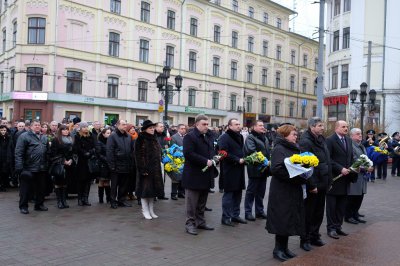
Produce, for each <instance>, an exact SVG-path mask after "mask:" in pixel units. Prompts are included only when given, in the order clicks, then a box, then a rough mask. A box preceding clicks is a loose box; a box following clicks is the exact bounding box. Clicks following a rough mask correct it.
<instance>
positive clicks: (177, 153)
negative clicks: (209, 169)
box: [162, 144, 185, 176]
mask: <svg viewBox="0 0 400 266" xmlns="http://www.w3.org/2000/svg"><path fill="white" fill-rule="evenodd" d="M162 163H163V164H164V170H165V171H166V172H167V173H168V174H169V175H170V174H173V173H176V174H181V173H182V170H183V166H184V164H185V157H183V147H182V146H178V145H176V144H174V145H172V146H171V147H170V148H168V149H165V150H164V151H163V156H162ZM170 176H171V175H170Z"/></svg>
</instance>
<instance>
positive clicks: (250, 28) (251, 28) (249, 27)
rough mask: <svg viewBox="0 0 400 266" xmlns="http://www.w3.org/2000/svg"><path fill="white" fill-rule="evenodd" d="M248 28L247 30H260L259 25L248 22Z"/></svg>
mask: <svg viewBox="0 0 400 266" xmlns="http://www.w3.org/2000/svg"><path fill="white" fill-rule="evenodd" d="M246 29H247V30H251V31H255V32H256V31H258V28H257V26H255V25H253V24H246Z"/></svg>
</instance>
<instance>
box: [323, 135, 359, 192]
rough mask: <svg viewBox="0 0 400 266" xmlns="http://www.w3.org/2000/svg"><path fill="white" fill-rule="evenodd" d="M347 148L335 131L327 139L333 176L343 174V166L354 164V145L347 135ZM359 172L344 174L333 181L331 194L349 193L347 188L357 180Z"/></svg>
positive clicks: (347, 166)
mask: <svg viewBox="0 0 400 266" xmlns="http://www.w3.org/2000/svg"><path fill="white" fill-rule="evenodd" d="M345 139H346V147H347V148H346V150H345V148H344V146H343V144H342V142H341V141H340V139H339V137H338V135H337V134H336V133H333V134H332V135H331V136H329V137H328V138H327V139H326V144H327V146H328V150H329V154H330V157H331V162H332V177H333V178H334V177H336V176H338V175H340V174H341V171H342V169H343V168H349V167H350V166H351V165H352V164H353V161H354V160H353V145H352V141H351V139H350V138H349V137H347V136H345ZM357 178H358V174H357V173H350V174H348V175H346V176H342V177H341V178H339V179H337V180H336V181H335V182H333V183H332V188H331V189H330V190H329V191H328V194H330V195H347V188H348V186H349V184H350V182H356V181H357Z"/></svg>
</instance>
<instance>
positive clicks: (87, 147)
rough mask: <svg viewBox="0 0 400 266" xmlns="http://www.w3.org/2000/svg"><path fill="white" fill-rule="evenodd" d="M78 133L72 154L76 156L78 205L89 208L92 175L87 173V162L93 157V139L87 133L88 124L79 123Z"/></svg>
mask: <svg viewBox="0 0 400 266" xmlns="http://www.w3.org/2000/svg"><path fill="white" fill-rule="evenodd" d="M79 128H80V129H79V132H78V133H77V134H76V135H75V142H74V146H73V147H74V152H75V153H76V154H77V155H78V164H77V166H76V174H77V176H78V178H77V179H78V205H79V206H91V204H90V203H89V200H88V198H89V192H90V185H91V184H92V179H94V177H93V175H92V174H91V173H90V172H89V166H88V161H89V159H90V158H91V157H92V156H95V154H96V151H95V139H94V137H93V136H92V134H91V133H90V132H89V128H88V123H86V122H80V123H79Z"/></svg>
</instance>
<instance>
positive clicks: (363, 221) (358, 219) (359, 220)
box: [354, 218, 367, 224]
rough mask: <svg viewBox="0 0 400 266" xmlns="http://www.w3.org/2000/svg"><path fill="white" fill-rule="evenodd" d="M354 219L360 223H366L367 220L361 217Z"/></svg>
mask: <svg viewBox="0 0 400 266" xmlns="http://www.w3.org/2000/svg"><path fill="white" fill-rule="evenodd" d="M354 220H356V221H357V222H359V223H362V224H365V223H366V222H367V221H365V220H363V219H360V218H354Z"/></svg>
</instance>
